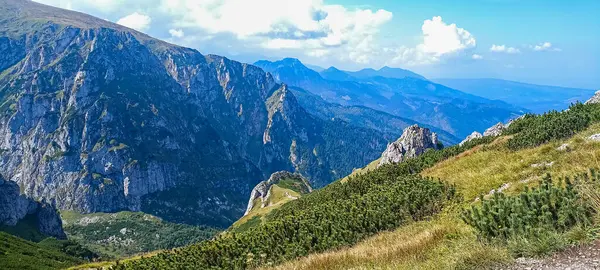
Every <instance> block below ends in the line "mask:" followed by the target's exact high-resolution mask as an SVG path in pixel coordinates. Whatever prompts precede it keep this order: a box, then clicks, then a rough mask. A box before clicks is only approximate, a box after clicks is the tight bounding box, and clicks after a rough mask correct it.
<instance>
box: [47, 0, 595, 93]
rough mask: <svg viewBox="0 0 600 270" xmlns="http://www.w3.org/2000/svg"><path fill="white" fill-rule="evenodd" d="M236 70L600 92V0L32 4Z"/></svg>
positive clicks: (66, 0)
mask: <svg viewBox="0 0 600 270" xmlns="http://www.w3.org/2000/svg"><path fill="white" fill-rule="evenodd" d="M35 1H37V2H41V3H44V4H48V5H53V6H57V7H61V8H66V9H71V10H76V11H81V12H85V13H88V14H91V15H94V16H96V17H99V18H102V19H105V20H109V21H112V22H115V23H119V24H122V25H124V26H127V27H130V28H133V29H136V30H138V31H141V32H144V33H147V34H149V35H151V36H153V37H156V38H159V39H162V40H165V41H168V42H171V43H174V44H177V45H181V46H186V47H190V48H194V49H197V50H199V51H200V52H201V53H204V54H209V53H211V54H218V55H224V56H226V57H229V58H232V59H234V60H238V61H242V62H247V63H253V62H254V61H257V60H260V59H268V60H277V59H281V58H284V57H294V58H298V59H300V60H301V61H302V62H304V63H306V64H312V65H318V66H321V67H324V68H327V67H329V66H335V67H337V68H339V69H345V70H358V69H362V68H376V69H377V68H381V67H383V66H390V67H400V68H405V69H409V70H412V71H415V72H418V73H420V74H422V75H424V76H426V77H428V78H499V79H506V80H515V81H521V82H528V83H535V84H546V85H557V86H567V87H579V88H589V89H600V17H599V16H598V13H599V12H600V1H598V0H571V1H566V0H443V1H442V0H412V1H408V0H35Z"/></svg>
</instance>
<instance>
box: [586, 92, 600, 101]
mask: <svg viewBox="0 0 600 270" xmlns="http://www.w3.org/2000/svg"><path fill="white" fill-rule="evenodd" d="M593 103H600V90H598V91H597V92H596V94H594V96H592V97H591V98H590V99H588V100H587V101H586V102H585V104H593Z"/></svg>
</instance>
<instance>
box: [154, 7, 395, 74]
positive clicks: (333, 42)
mask: <svg viewBox="0 0 600 270" xmlns="http://www.w3.org/2000/svg"><path fill="white" fill-rule="evenodd" d="M161 8H162V9H163V10H164V11H165V12H166V13H168V14H170V15H171V16H172V17H173V18H174V21H173V25H174V26H175V27H178V28H195V29H199V30H202V31H205V32H207V33H209V34H230V35H233V36H234V37H235V38H237V39H238V40H242V42H245V43H246V44H251V43H256V45H258V46H259V47H262V48H265V49H271V50H273V49H277V50H282V49H284V50H285V49H287V50H303V51H304V54H306V55H314V56H322V55H329V54H331V53H333V52H334V51H336V52H338V53H340V54H346V55H348V54H350V53H352V54H353V55H354V56H349V57H348V58H349V59H354V60H355V61H360V62H365V61H366V58H367V57H365V55H366V53H369V52H371V51H372V50H374V48H372V42H373V40H374V39H373V38H372V37H373V36H374V35H375V34H376V33H378V32H379V29H380V27H381V26H382V25H383V24H385V23H386V22H388V21H390V20H391V18H392V13H391V12H389V11H386V10H383V9H379V10H371V9H361V8H355V9H348V8H346V7H344V6H342V5H327V4H325V3H324V2H323V1H322V0H261V1H247V0H218V1H215V0H200V1H198V0H162V2H161Z"/></svg>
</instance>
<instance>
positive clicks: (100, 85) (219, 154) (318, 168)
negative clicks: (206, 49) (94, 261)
mask: <svg viewBox="0 0 600 270" xmlns="http://www.w3.org/2000/svg"><path fill="white" fill-rule="evenodd" d="M0 43H1V44H2V46H0V55H2V57H3V60H4V61H2V65H1V66H0V104H1V105H0V113H1V114H0V136H2V137H3V138H4V140H3V141H2V142H1V143H0V148H2V151H0V157H1V159H0V174H1V175H3V176H4V177H5V178H6V179H7V180H12V181H15V182H17V183H18V184H19V186H20V187H21V189H22V191H23V192H24V193H25V194H26V195H28V196H30V197H32V198H35V199H40V200H41V199H47V200H52V201H54V202H55V203H56V205H57V207H59V208H60V209H63V210H74V211H77V212H82V213H91V212H114V211H123V210H127V211H143V212H147V213H151V214H153V215H156V216H159V217H161V218H164V219H165V220H168V221H174V222H186V223H192V224H205V225H212V226H220V227H227V226H229V225H230V224H231V223H233V221H235V220H236V219H237V218H238V217H239V216H241V215H242V214H243V212H244V206H245V203H246V199H247V196H248V195H249V193H250V191H251V188H252V187H253V186H254V185H255V184H256V182H257V181H258V179H263V178H264V177H266V176H267V175H270V174H271V173H272V172H275V171H279V170H290V171H296V172H299V173H301V174H303V175H304V176H306V177H307V178H308V179H309V181H310V182H311V184H312V185H314V186H323V185H326V184H328V183H330V182H331V181H333V180H334V179H337V178H339V177H340V176H341V175H345V174H347V173H349V172H350V171H351V170H352V169H353V168H355V167H361V166H364V164H366V163H367V162H368V161H369V160H371V159H373V158H375V157H376V156H377V155H378V153H379V152H380V151H381V150H382V149H383V148H385V145H386V143H387V141H386V140H385V138H383V136H382V135H381V134H379V133H378V132H377V131H375V130H372V129H366V128H356V127H354V126H351V125H349V124H348V123H346V122H343V121H322V120H320V119H318V118H316V117H313V116H312V115H310V114H309V113H307V112H306V111H305V110H304V109H303V108H302V107H301V106H300V105H298V102H297V101H296V98H295V97H294V95H293V94H292V93H291V92H290V91H289V90H288V89H287V86H285V85H280V84H277V83H276V82H275V80H274V79H273V77H272V76H271V75H270V74H267V73H265V72H263V71H262V70H261V69H259V68H257V67H255V66H252V65H247V64H241V63H239V62H235V61H231V60H229V59H226V58H223V57H219V56H214V55H202V54H200V53H199V52H197V51H195V50H192V49H187V48H183V47H178V46H175V45H172V44H168V43H166V42H163V41H160V40H156V39H153V38H151V37H148V36H146V35H144V34H141V33H139V32H136V31H134V30H131V29H128V28H125V27H122V26H119V25H116V24H113V23H110V22H107V21H103V20H100V19H97V18H94V17H91V16H88V15H85V14H82V13H76V12H72V11H66V10H61V9H57V8H53V7H49V6H45V5H41V4H38V3H35V2H31V1H26V0H17V1H12V0H11V1H9V0H1V1H0ZM342 149H343V150H344V151H341V150H342Z"/></svg>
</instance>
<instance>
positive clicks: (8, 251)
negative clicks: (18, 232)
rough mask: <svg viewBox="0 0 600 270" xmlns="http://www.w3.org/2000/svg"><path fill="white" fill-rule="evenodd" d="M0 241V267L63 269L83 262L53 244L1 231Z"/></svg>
mask: <svg viewBox="0 0 600 270" xmlns="http://www.w3.org/2000/svg"><path fill="white" fill-rule="evenodd" d="M50 241H52V240H49V241H48V242H50ZM54 241H56V240H54ZM0 242H1V243H2V245H0V268H2V269H7V270H12V269H15V270H17V269H18V270H20V269H64V268H67V267H70V266H73V265H77V264H81V263H83V262H85V261H84V260H82V259H80V258H77V257H75V256H73V255H70V254H67V253H65V252H63V251H62V250H60V249H56V248H54V247H53V246H49V245H45V244H44V243H34V242H30V241H27V240H23V239H21V238H18V237H15V236H12V235H10V234H7V233H5V232H1V231H0Z"/></svg>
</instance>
